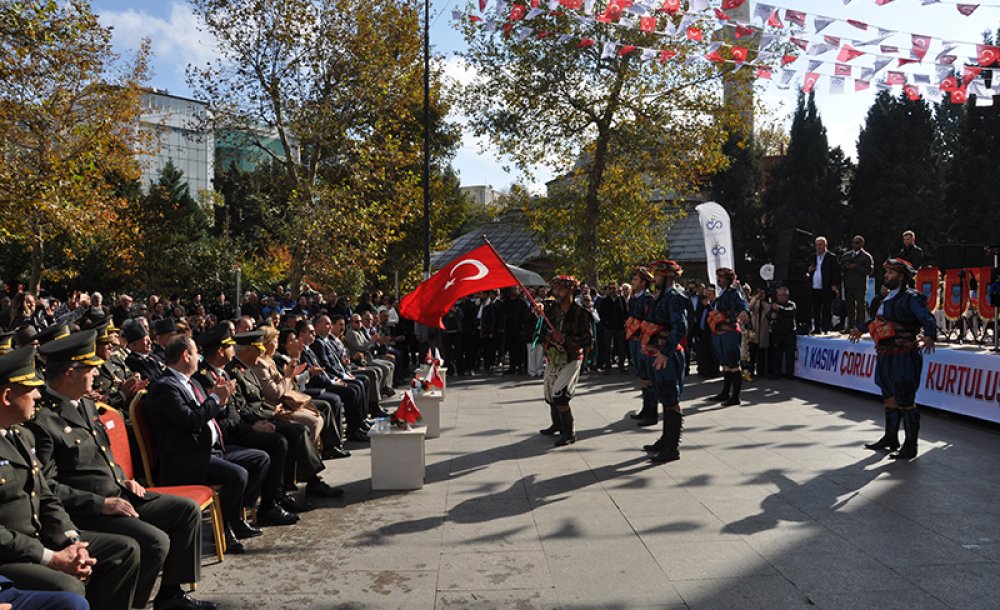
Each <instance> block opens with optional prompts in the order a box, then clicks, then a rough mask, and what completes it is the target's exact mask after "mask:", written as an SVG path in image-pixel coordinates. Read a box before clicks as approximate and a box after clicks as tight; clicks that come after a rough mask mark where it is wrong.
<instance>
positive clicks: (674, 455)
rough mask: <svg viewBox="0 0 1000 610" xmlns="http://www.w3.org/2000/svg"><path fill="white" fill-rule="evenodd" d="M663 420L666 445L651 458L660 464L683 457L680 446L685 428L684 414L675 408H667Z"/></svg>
mask: <svg viewBox="0 0 1000 610" xmlns="http://www.w3.org/2000/svg"><path fill="white" fill-rule="evenodd" d="M663 421H664V424H663V436H664V439H665V442H664V446H663V448H662V449H660V451H659V453H657V454H656V455H654V456H653V457H651V458H649V460H650V461H651V462H655V463H658V464H662V463H665V462H673V461H676V460H679V459H681V451H680V448H679V447H680V443H681V430H683V428H684V416H683V415H681V414H680V413H678V412H677V411H674V410H673V409H667V410H666V412H664V414H663Z"/></svg>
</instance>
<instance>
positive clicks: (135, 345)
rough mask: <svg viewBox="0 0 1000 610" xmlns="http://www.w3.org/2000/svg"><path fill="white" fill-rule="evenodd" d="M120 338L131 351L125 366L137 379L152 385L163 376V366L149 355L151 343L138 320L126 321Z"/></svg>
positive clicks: (144, 328)
mask: <svg viewBox="0 0 1000 610" xmlns="http://www.w3.org/2000/svg"><path fill="white" fill-rule="evenodd" d="M122 336H123V337H125V342H126V343H128V347H129V349H130V350H131V352H130V353H129V355H128V356H127V357H126V358H125V366H126V367H128V369H129V370H130V371H132V372H133V373H139V377H140V378H142V379H144V380H146V381H148V382H150V383H152V382H154V381H156V380H157V379H159V378H160V375H162V374H163V368H164V365H163V363H162V362H160V361H159V360H157V359H156V358H154V357H153V356H152V354H150V351H151V350H152V348H153V342H152V340H151V339H150V338H149V333H148V332H147V331H146V327H145V326H143V325H142V323H140V322H139V321H138V320H128V321H126V322H125V324H123V325H122Z"/></svg>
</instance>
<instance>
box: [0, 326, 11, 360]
mask: <svg viewBox="0 0 1000 610" xmlns="http://www.w3.org/2000/svg"><path fill="white" fill-rule="evenodd" d="M13 349H14V333H13V332H9V331H0V356H3V355H4V354H6V353H7V352H9V351H11V350H13Z"/></svg>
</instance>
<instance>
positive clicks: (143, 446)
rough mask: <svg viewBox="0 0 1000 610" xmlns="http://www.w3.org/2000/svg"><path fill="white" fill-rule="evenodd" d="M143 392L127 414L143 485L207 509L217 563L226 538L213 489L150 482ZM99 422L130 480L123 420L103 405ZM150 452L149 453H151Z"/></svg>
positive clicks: (149, 445)
mask: <svg viewBox="0 0 1000 610" xmlns="http://www.w3.org/2000/svg"><path fill="white" fill-rule="evenodd" d="M145 394H146V390H142V391H140V392H139V393H138V394H136V395H135V397H133V398H132V403H131V404H130V405H129V413H130V415H131V419H132V426H133V430H134V431H135V436H136V440H137V441H138V443H139V453H140V455H141V456H142V465H143V469H144V470H145V471H146V482H147V483H148V484H149V485H150V487H149V490H150V491H155V492H156V493H161V494H167V495H170V496H180V497H182V498H190V499H192V500H194V501H195V502H197V503H198V506H199V507H200V508H201V510H208V511H209V512H210V514H211V516H212V536H213V537H214V538H215V552H216V556H217V557H218V558H219V561H222V560H223V559H224V558H225V552H226V536H225V530H224V529H223V525H222V510H221V508H220V506H219V498H218V497H217V496H216V493H215V490H214V489H212V488H211V487H208V486H207V485H175V486H169V487H156V486H155V485H154V483H153V477H152V469H153V466H152V465H151V464H150V461H151V460H150V456H151V455H152V456H155V455H156V452H155V447H153V445H152V437H151V436H150V435H149V426H148V422H147V421H146V420H145V419H144V418H143V416H142V399H143V397H144V396H145ZM100 417H101V422H102V423H104V429H105V430H106V431H107V433H108V439H109V440H110V441H111V453H112V454H113V455H114V456H115V461H117V462H118V465H119V466H121V467H122V470H124V471H125V476H126V477H128V478H130V479H132V478H134V476H133V475H134V473H133V471H132V450H131V448H130V447H129V444H128V432H127V430H126V429H125V419H124V418H123V417H122V414H121V413H119V412H118V411H117V410H115V409H113V408H111V407H108V406H103V412H102V413H101V416H100ZM151 450H152V452H151Z"/></svg>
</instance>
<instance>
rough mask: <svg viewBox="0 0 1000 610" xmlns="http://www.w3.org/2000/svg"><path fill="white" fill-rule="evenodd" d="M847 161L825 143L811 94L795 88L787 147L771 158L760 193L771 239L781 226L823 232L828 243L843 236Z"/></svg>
mask: <svg viewBox="0 0 1000 610" xmlns="http://www.w3.org/2000/svg"><path fill="white" fill-rule="evenodd" d="M850 171H851V163H850V161H849V160H848V159H847V158H846V157H845V155H844V153H843V151H841V150H840V148H839V147H838V148H833V149H831V148H830V145H829V142H828V140H827V137H826V127H824V126H823V120H822V119H821V118H820V116H819V111H818V110H817V109H816V101H815V97H814V95H813V94H812V93H810V94H809V95H808V96H806V95H803V94H799V100H798V105H797V106H796V109H795V115H794V117H793V119H792V128H791V133H790V138H789V143H788V153H787V154H786V155H785V157H784V158H783V159H781V160H780V161H779V162H777V163H776V164H775V167H774V169H773V171H772V174H771V177H772V183H771V186H770V188H769V189H768V191H767V193H766V194H765V196H764V211H765V214H766V216H767V219H768V221H769V222H768V234H769V235H768V236H769V238H770V241H771V243H774V240H775V239H776V237H777V234H778V233H779V232H781V231H783V230H785V229H802V230H805V231H809V232H810V233H814V234H816V235H824V236H825V237H826V238H827V239H828V240H829V242H830V246H831V248H834V247H836V246H839V245H841V244H843V243H844V242H845V241H846V239H847V236H846V227H847V223H846V219H847V217H848V214H847V210H848V208H847V205H846V196H845V192H844V184H845V180H846V178H847V176H849V175H850Z"/></svg>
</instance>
